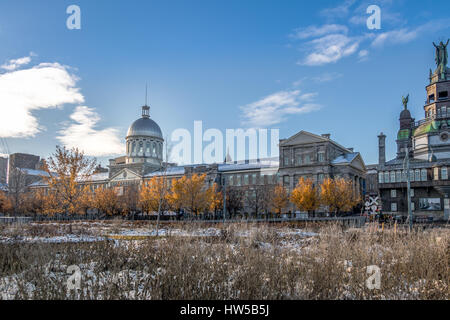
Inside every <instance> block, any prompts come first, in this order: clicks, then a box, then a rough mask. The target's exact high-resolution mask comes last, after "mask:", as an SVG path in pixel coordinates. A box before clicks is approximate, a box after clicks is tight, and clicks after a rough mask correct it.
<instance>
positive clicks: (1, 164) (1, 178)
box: [0, 157, 8, 185]
mask: <svg viewBox="0 0 450 320" xmlns="http://www.w3.org/2000/svg"><path fill="white" fill-rule="evenodd" d="M7 170H8V158H4V157H0V184H3V185H6V173H7Z"/></svg>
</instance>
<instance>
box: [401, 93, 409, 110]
mask: <svg viewBox="0 0 450 320" xmlns="http://www.w3.org/2000/svg"><path fill="white" fill-rule="evenodd" d="M408 101H409V93H408V95H407V96H406V97H404V96H402V104H403V107H405V110H406V109H408Z"/></svg>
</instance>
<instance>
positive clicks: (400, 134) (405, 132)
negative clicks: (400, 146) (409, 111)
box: [397, 129, 409, 140]
mask: <svg viewBox="0 0 450 320" xmlns="http://www.w3.org/2000/svg"><path fill="white" fill-rule="evenodd" d="M408 138H409V129H401V130H399V131H398V134H397V140H404V139H408Z"/></svg>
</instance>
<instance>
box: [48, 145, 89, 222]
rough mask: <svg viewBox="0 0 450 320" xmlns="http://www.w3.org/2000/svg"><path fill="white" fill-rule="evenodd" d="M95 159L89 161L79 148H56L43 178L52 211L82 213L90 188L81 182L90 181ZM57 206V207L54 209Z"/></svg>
mask: <svg viewBox="0 0 450 320" xmlns="http://www.w3.org/2000/svg"><path fill="white" fill-rule="evenodd" d="M95 166H96V161H95V159H89V158H86V157H85V156H84V153H83V152H81V151H79V150H78V149H77V148H73V149H66V147H63V148H61V147H59V146H57V147H56V152H55V153H54V154H53V155H52V156H50V157H49V158H48V159H47V160H45V161H44V164H43V168H42V169H43V170H44V171H45V172H46V173H47V175H45V176H43V177H42V178H43V179H44V181H45V182H46V183H47V186H48V189H49V192H48V195H50V196H51V197H54V199H52V201H53V200H54V201H53V202H52V203H51V204H52V206H51V211H57V212H63V213H66V214H75V213H79V212H80V211H82V209H83V208H82V199H83V197H85V195H86V192H87V191H88V188H86V187H85V186H82V185H80V184H79V183H80V182H83V181H88V180H89V178H90V176H91V175H92V173H93V172H94V170H95ZM53 205H56V207H53Z"/></svg>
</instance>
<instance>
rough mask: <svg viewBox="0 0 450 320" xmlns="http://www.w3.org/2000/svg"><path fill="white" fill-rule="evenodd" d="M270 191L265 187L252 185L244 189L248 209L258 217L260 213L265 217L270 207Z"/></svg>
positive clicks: (268, 187)
mask: <svg viewBox="0 0 450 320" xmlns="http://www.w3.org/2000/svg"><path fill="white" fill-rule="evenodd" d="M270 189H271V186H267V185H254V186H249V187H247V188H246V202H247V205H248V207H249V208H250V209H251V210H252V211H253V212H254V213H255V217H258V214H259V213H260V212H263V213H265V214H266V215H267V213H268V211H269V206H270V197H271V194H270Z"/></svg>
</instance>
